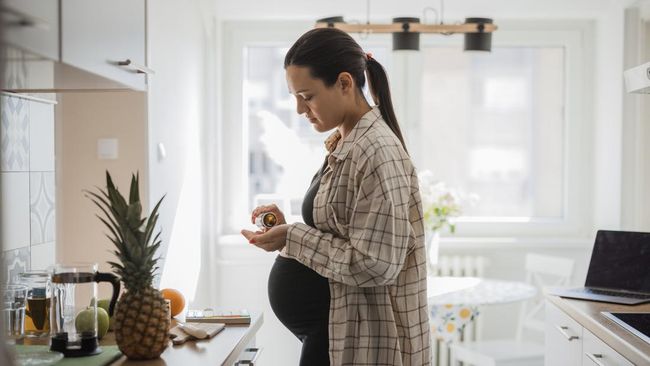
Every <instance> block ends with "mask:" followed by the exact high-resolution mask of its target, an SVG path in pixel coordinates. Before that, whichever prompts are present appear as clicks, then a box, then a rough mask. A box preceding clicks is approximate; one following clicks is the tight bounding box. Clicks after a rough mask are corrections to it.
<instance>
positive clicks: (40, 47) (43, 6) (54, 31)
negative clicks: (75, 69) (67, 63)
mask: <svg viewBox="0 0 650 366" xmlns="http://www.w3.org/2000/svg"><path fill="white" fill-rule="evenodd" d="M2 19H3V21H4V24H5V28H4V33H5V34H4V40H5V42H7V43H9V44H11V45H13V46H15V47H20V48H23V49H25V50H27V51H30V52H31V53H33V54H35V55H38V56H43V57H46V58H49V59H51V60H56V59H58V58H59V0H4V2H3V4H2Z"/></svg>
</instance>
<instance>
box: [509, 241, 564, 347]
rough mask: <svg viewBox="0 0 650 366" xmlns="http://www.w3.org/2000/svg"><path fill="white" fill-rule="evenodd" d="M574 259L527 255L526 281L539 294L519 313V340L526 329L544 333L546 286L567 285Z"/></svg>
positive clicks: (527, 302)
mask: <svg viewBox="0 0 650 366" xmlns="http://www.w3.org/2000/svg"><path fill="white" fill-rule="evenodd" d="M573 266H574V260H573V259H569V258H563V257H554V256H549V255H543V254H536V253H528V254H527V255H526V282H528V283H529V284H531V285H533V286H535V287H536V288H537V296H536V297H534V298H533V299H530V300H528V301H526V302H525V303H524V304H523V305H522V308H521V312H520V314H519V323H518V324H517V334H516V337H517V339H518V340H521V339H522V337H523V333H524V331H530V332H535V333H539V334H544V292H543V290H544V287H547V286H567V285H569V283H570V281H571V276H572V275H573Z"/></svg>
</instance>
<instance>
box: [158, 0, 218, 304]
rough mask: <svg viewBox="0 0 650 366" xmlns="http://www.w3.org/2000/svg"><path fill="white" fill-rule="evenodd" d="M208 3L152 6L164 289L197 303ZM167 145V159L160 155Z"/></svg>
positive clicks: (162, 280) (164, 3) (171, 3)
mask: <svg viewBox="0 0 650 366" xmlns="http://www.w3.org/2000/svg"><path fill="white" fill-rule="evenodd" d="M211 11H212V10H210V4H209V3H207V2H204V1H191V2H179V1H176V2H170V1H149V2H148V9H147V14H148V33H147V36H148V47H149V50H148V55H149V59H148V63H149V66H150V67H151V68H152V69H154V70H155V72H156V74H155V75H153V77H151V78H150V79H149V81H150V84H149V92H148V110H149V117H148V121H149V126H148V136H149V146H148V166H149V177H150V183H151V184H150V191H149V197H150V203H151V205H153V204H155V202H157V201H158V200H159V199H160V198H161V197H162V196H163V195H165V199H164V201H163V204H162V206H161V210H160V218H159V223H160V227H161V228H162V230H163V235H162V240H163V250H162V251H161V253H163V255H164V257H165V261H164V266H163V270H162V278H161V282H160V286H161V287H173V288H177V289H179V290H180V291H181V292H183V294H185V295H186V297H187V298H188V299H189V300H192V299H193V298H194V294H195V292H196V285H197V281H198V278H199V272H200V270H201V250H202V245H201V240H202V232H201V225H202V216H203V215H202V202H203V198H202V197H203V194H202V189H203V188H202V170H203V169H202V168H203V167H202V164H203V160H202V155H201V150H200V149H201V138H200V136H201V135H202V129H203V128H206V126H209V125H210V123H205V124H204V121H205V118H206V105H207V104H206V102H207V101H208V100H207V94H206V87H207V85H208V83H207V82H206V67H205V59H204V58H205V56H206V53H205V51H204V50H205V45H206V42H207V39H208V37H209V34H208V32H209V31H210V29H211V19H212V17H211V16H210V15H211V14H212V13H211ZM159 144H163V145H164V149H165V151H166V157H164V158H163V157H162V156H161V155H160V154H159V150H158V146H159Z"/></svg>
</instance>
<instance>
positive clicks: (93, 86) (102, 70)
mask: <svg viewBox="0 0 650 366" xmlns="http://www.w3.org/2000/svg"><path fill="white" fill-rule="evenodd" d="M145 3H146V0H111V1H105V0H5V1H4V3H3V5H2V7H1V8H0V10H1V14H2V18H3V21H4V23H5V24H6V26H5V28H6V32H4V33H5V34H4V44H5V46H6V52H3V53H2V55H3V57H4V61H5V67H4V70H3V72H4V73H5V78H4V80H5V81H6V84H5V85H3V88H4V89H8V90H11V91H15V92H21V91H22V92H38V91H55V92H63V91H69V90H72V91H80V90H115V89H131V90H146V88H147V75H149V74H151V73H152V71H151V70H150V69H149V68H147V66H146V20H145V18H146V13H145Z"/></svg>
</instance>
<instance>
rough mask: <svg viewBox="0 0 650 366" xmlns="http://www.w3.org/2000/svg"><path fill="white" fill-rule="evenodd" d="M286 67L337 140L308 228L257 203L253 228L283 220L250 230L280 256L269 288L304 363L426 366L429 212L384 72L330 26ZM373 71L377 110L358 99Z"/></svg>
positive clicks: (307, 210) (316, 189)
mask: <svg viewBox="0 0 650 366" xmlns="http://www.w3.org/2000/svg"><path fill="white" fill-rule="evenodd" d="M284 66H285V71H286V78H287V84H288V87H289V91H290V93H291V94H293V95H294V96H295V98H296V109H297V112H298V114H302V115H304V116H305V117H306V118H307V119H308V120H309V122H310V123H311V124H312V126H313V127H314V129H316V131H319V132H327V131H332V130H333V132H332V133H331V135H330V136H329V137H328V138H327V139H326V140H325V147H326V150H327V155H326V158H325V161H324V163H323V165H322V166H321V167H320V169H318V170H317V173H316V174H315V176H314V178H313V180H312V182H311V185H310V186H309V188H308V189H307V193H306V194H305V198H304V201H303V205H302V216H303V221H304V223H293V224H287V223H286V221H285V219H284V215H283V213H282V212H281V211H280V210H279V209H278V207H277V206H275V205H269V206H260V207H257V208H255V209H254V210H253V212H252V217H251V220H252V221H253V222H255V220H256V218H257V217H258V216H259V215H260V214H262V213H265V212H272V213H274V214H275V215H276V218H277V224H276V225H275V226H273V227H271V228H269V229H266V230H262V231H258V232H251V231H248V230H242V234H243V235H244V236H245V237H246V238H247V239H248V241H249V242H250V243H251V244H253V245H256V246H258V247H259V248H261V249H264V250H266V251H280V254H279V255H278V257H277V258H276V260H275V263H274V265H273V268H272V270H271V274H270V277H269V284H268V289H269V299H270V302H271V306H272V308H273V311H274V312H275V314H276V315H277V317H278V319H280V321H281V322H282V323H283V324H284V325H285V326H286V327H287V328H288V329H289V330H290V331H291V332H292V333H293V334H295V335H296V336H297V337H298V339H300V340H301V341H302V343H303V347H302V353H301V357H300V365H301V366H306V365H390V366H395V365H413V366H415V365H417V366H421V365H429V364H430V344H429V323H428V316H427V295H426V259H425V250H424V228H423V220H422V204H421V200H420V192H419V188H418V181H417V174H416V171H415V168H414V166H413V164H412V162H411V159H410V157H409V155H408V153H407V149H406V146H405V144H404V139H403V137H402V133H401V131H400V128H399V125H398V123H397V119H396V117H395V113H394V111H393V106H392V102H391V96H390V90H389V88H388V79H387V76H386V73H385V71H384V69H383V67H382V66H381V65H380V64H379V62H377V60H375V59H374V58H373V57H372V55H370V54H366V53H365V52H364V51H363V50H362V49H361V47H360V46H359V45H358V44H357V43H356V41H354V39H352V37H350V36H349V35H348V34H347V33H345V32H342V31H340V30H337V29H333V28H322V29H314V30H311V31H309V32H307V33H305V34H304V35H303V36H302V37H300V38H299V39H298V40H297V41H296V42H295V43H294V45H293V46H292V47H291V49H290V50H289V51H288V52H287V55H286V57H285V61H284ZM366 75H367V81H368V83H369V89H370V94H371V95H372V99H373V102H374V104H375V106H370V104H369V103H368V102H367V101H366V98H365V97H364V95H363V92H362V90H363V87H364V85H365V83H366ZM297 158H299V157H297ZM312 169H314V170H316V167H314V168H312Z"/></svg>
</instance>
